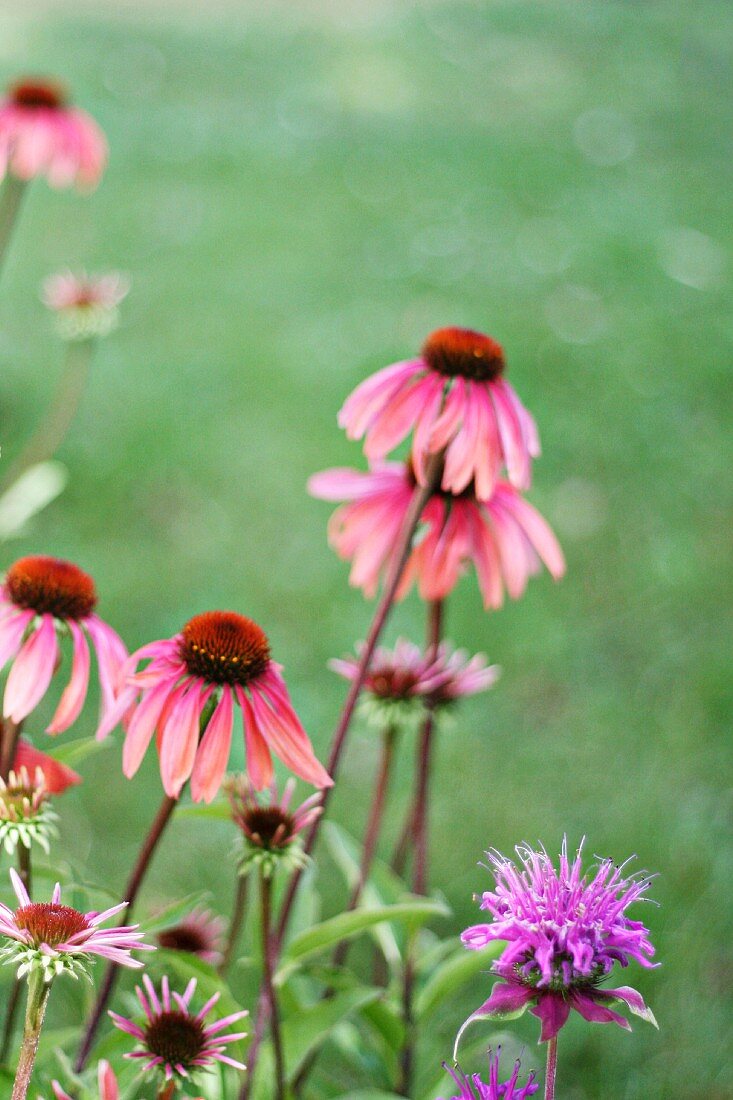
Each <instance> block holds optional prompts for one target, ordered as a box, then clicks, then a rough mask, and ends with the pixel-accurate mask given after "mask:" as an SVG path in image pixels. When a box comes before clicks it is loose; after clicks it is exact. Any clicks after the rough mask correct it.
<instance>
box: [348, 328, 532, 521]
mask: <svg viewBox="0 0 733 1100" xmlns="http://www.w3.org/2000/svg"><path fill="white" fill-rule="evenodd" d="M505 369H506V364H505V360H504V351H503V348H502V346H501V344H498V343H497V342H496V340H493V339H492V338H491V337H490V336H485V335H484V334H483V333H481V332H474V331H473V330H472V329H466V328H441V329H437V330H436V331H435V332H433V333H431V334H430V336H428V338H427V340H426V341H425V343H424V344H423V347H422V351H421V353H420V355H419V357H418V358H417V359H409V360H407V361H405V362H400V363H394V364H393V365H392V366H390V367H385V368H384V369H383V370H380V371H377V373H376V374H374V375H372V376H371V378H367V380H366V381H365V382H362V383H361V385H359V386H357V388H356V389H355V390H354V392H353V393H352V394H351V396H350V397H348V398H347V399H346V401H345V402H344V405H343V407H342V409H341V412H340V413H339V424H340V426H341V427H342V428H345V429H346V434H347V436H348V437H349V439H361V438H362V436H363V437H364V453H365V454H366V456H367V458H369V459H371V460H379V459H382V458H384V457H385V456H386V455H387V454H389V452H390V451H391V450H393V448H394V447H396V446H397V445H398V444H399V443H401V442H402V440H403V439H404V438H405V437H406V436H407V435H408V434H409V432H410V431H413V430H414V436H413V442H412V458H413V462H414V464H415V469H416V471H417V475H418V480H419V481H420V482H421V483H422V482H423V481H424V477H423V474H424V464H425V456H426V455H427V454H430V453H434V454H435V453H440V452H444V454H445V461H444V466H443V473H442V483H441V484H442V488H443V489H445V490H446V491H447V492H452V493H461V492H463V490H464V489H466V488H468V486H469V485H471V484H473V486H474V491H475V494H476V496H477V497H478V499H479V500H488V499H489V498H490V497H491V495H492V493H493V492H494V489H495V487H496V482H497V478H498V476H499V473H500V471H501V469H502V467H504V468H506V471H507V476H508V478H509V481H510V482H511V484H512V485H514V486H516V487H517V488H518V489H528V488H529V485H530V480H531V460H532V458H534V457H536V456H537V455H538V454H539V453H540V446H539V439H538V436H537V428H536V426H535V422H534V420H533V419H532V417H531V416H530V414H529V413H528V412H527V410H526V409H525V407H524V405H522V403H521V401H520V400H519V398H518V397H517V395H516V393H515V392H514V389H513V388H512V387H511V386H510V385H509V383H508V382H507V380H506V378H505V377H504V372H505Z"/></svg>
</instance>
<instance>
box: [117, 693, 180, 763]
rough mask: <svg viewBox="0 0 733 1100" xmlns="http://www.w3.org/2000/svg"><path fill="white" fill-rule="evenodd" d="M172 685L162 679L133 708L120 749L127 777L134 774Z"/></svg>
mask: <svg viewBox="0 0 733 1100" xmlns="http://www.w3.org/2000/svg"><path fill="white" fill-rule="evenodd" d="M173 686H174V685H173V684H172V683H170V682H169V681H166V680H163V681H162V682H161V683H159V684H158V685H157V686H156V687H154V688H152V690H151V691H149V692H148V693H147V695H145V696H144V697H143V698H142V699H141V700H140V702H139V703H138V705H137V707H136V708H135V713H134V714H133V715H132V718H131V719H130V722H129V725H128V727H127V733H126V736H125V744H124V748H123V750H122V770H123V772H124V774H125V775H126V776H127V778H128V779H131V778H132V776H133V775H135V773H136V772H137V770H138V768H139V767H140V765H141V763H142V760H143V757H144V756H145V753H146V751H147V748H148V745H149V744H150V739H151V737H152V736H153V732H154V730H155V727H156V725H157V724H158V722H159V720H160V717H161V713H162V711H163V707H164V705H165V703H166V702H167V700H168V697H169V695H170V693H171V690H172V688H173Z"/></svg>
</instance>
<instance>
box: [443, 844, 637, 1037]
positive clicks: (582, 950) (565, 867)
mask: <svg viewBox="0 0 733 1100" xmlns="http://www.w3.org/2000/svg"><path fill="white" fill-rule="evenodd" d="M582 847H583V845H582V844H581V846H580V848H579V849H578V852H577V855H576V857H575V859H574V860H573V862H572V863H570V861H569V860H568V854H567V842H566V841H565V840H564V841H563V846H562V852H561V854H560V869H559V871H558V870H556V868H555V867H554V866H553V863H552V861H551V860H550V857H549V856H548V855H547V853H546V852H545V850H544V848H543V849H540V851H539V852H536V851H534V850H533V849H532V848H529V847H520V848H517V855H518V856H519V860H518V862H517V863H514V862H513V861H512V860H509V859H507V858H506V857H504V856H502V855H501V854H500V853H498V852H489V853H487V857H488V860H489V869H490V870H491V871H492V872H493V874H494V878H495V880H496V888H495V890H494V891H493V892H492V891H486V892H485V893H484V894H483V895H482V896H481V908H482V909H485V910H487V911H488V912H489V913H490V914H491V917H492V918H493V920H492V923H491V924H477V925H474V926H473V927H472V928H468V929H467V930H466V931H465V932H464V933H463V936H462V939H463V943H464V944H465V946H466V947H468V948H471V949H473V950H479V949H480V948H482V947H486V945H487V944H489V943H492V942H494V941H495V940H504V941H506V942H507V946H506V947H505V948H504V950H503V952H502V954H501V956H500V957H499V959H498V960H497V961H496V963H495V964H494V972H495V973H496V974H498V975H499V977H500V979H501V981H500V982H498V983H497V984H496V985H495V986H494V988H493V990H492V993H491V996H490V997H489V999H488V1001H486V1003H485V1004H483V1005H482V1006H481V1008H480V1009H478V1011H477V1012H475V1013H474V1014H473V1016H471V1017H470V1019H469V1020H467V1021H466V1023H465V1024H464V1025H463V1028H461V1032H463V1030H464V1028H465V1027H466V1026H467V1024H468V1023H470V1022H471V1021H472V1020H476V1019H480V1018H482V1017H492V1016H496V1017H497V1018H499V1019H505V1018H506V1016H507V1015H508V1014H512V1015H519V1014H521V1012H523V1011H524V1009H526V1008H527V1007H528V1006H530V1005H531V1006H532V1008H531V1011H532V1013H533V1014H534V1015H535V1016H537V1017H539V1019H540V1020H541V1022H542V1034H541V1036H540V1041H541V1042H546V1041H548V1040H549V1039H553V1038H554V1037H555V1036H556V1035H557V1033H558V1031H559V1030H560V1028H561V1027H562V1026H563V1025H564V1024H565V1023H566V1021H567V1019H568V1016H569V1015H570V1010H571V1009H575V1011H576V1012H579V1013H580V1015H581V1016H583V1017H584V1019H586V1020H591V1021H596V1022H599V1023H611V1022H613V1023H616V1024H619V1026H620V1027H623V1028H626V1029H627V1030H629V1022H628V1020H626V1019H625V1018H624V1017H623V1016H621V1015H619V1013H618V1012H615V1011H614V1009H615V1008H616V1007H618V1006H620V1005H626V1006H627V1007H628V1009H629V1010H630V1011H631V1012H633V1013H634V1014H635V1015H637V1016H641V1017H642V1018H643V1019H645V1020H649V1021H650V1022H651V1023H654V1024H655V1025H656V1021H655V1019H654V1016H653V1014H652V1012H651V1009H649V1008H647V1007H646V1005H645V1004H644V1000H643V998H642V996H641V994H640V993H637V991H636V990H635V989H631V988H630V987H628V986H622V987H621V988H619V989H604V988H602V987H601V984H600V983H601V982H603V981H604V980H605V979H606V978H607V977H608V976H609V974H610V973H611V971H612V970H613V968H614V966H615V964H616V963H618V964H619V965H620V966H622V967H626V966H628V964H629V962H630V961H631V960H632V959H634V960H635V961H636V962H638V963H640V964H641V966H644V967H650V966H652V965H654V964H653V963H651V962H650V959H651V956H652V955H653V954H654V948H653V947H652V945H651V943H650V942H649V931H648V929H647V928H645V926H644V925H643V924H642V923H641V921H638V920H631V919H630V918H629V917H627V916H626V910H627V909H628V907H629V906H630V905H632V904H633V903H634V902H636V901H639V900H640V899H642V898H644V897H645V895H646V892H647V890H648V889H649V884H650V881H651V879H650V878H649V877H648V876H645V875H643V874H636V875H625V874H624V873H623V872H624V868H625V866H626V864H622V865H621V866H617V865H616V864H615V863H614V862H613V861H612V860H610V859H604V860H601V861H600V862H599V863H598V864H597V865H596V866H595V867H592V868H591V869H590V870H589V872H587V873H586V874H583V872H582V860H581V854H582ZM459 1037H460V1033H459Z"/></svg>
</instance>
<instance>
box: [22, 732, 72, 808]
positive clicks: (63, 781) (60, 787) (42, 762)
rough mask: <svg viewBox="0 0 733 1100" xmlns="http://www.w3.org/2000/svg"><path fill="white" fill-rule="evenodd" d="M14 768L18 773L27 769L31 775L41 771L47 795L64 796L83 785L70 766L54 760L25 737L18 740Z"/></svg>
mask: <svg viewBox="0 0 733 1100" xmlns="http://www.w3.org/2000/svg"><path fill="white" fill-rule="evenodd" d="M13 768H14V769H15V771H16V772H17V771H18V770H19V769H21V768H25V769H26V770H27V771H28V772H29V774H34V773H35V772H37V771H40V772H41V774H42V775H43V785H44V787H45V789H46V794H54V795H55V794H63V793H64V791H67V790H68V789H69V787H75V786H76V785H77V784H78V783H81V776H80V775H79V773H78V772H75V771H74V769H73V768H70V767H69V766H68V764H62V763H61V761H60V760H54V758H53V757H52V756H49V755H48V754H47V753H45V752H41V750H40V749H37V748H35V747H34V746H33V745H31V743H30V741H26V739H25V738H24V737H20V738H19V739H18V745H17V748H16V750H15V760H14V761H13Z"/></svg>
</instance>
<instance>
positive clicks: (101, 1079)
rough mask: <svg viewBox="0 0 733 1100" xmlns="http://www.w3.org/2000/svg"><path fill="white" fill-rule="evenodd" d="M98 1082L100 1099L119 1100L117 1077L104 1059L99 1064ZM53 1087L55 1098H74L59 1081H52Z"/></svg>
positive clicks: (68, 1099)
mask: <svg viewBox="0 0 733 1100" xmlns="http://www.w3.org/2000/svg"><path fill="white" fill-rule="evenodd" d="M97 1084H98V1086H99V1100H119V1097H120V1089H119V1086H118V1084H117V1078H116V1077H115V1075H114V1071H113V1069H112V1066H111V1065H110V1064H109V1062H106V1061H104V1059H103V1060H102V1061H101V1062H100V1063H99V1065H98V1066H97ZM51 1088H52V1089H53V1094H54V1097H55V1100H72V1097H71V1096H69V1094H68V1092H64V1090H63V1089H62V1087H61V1085H60V1084H59V1082H58V1081H52V1082H51Z"/></svg>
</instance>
